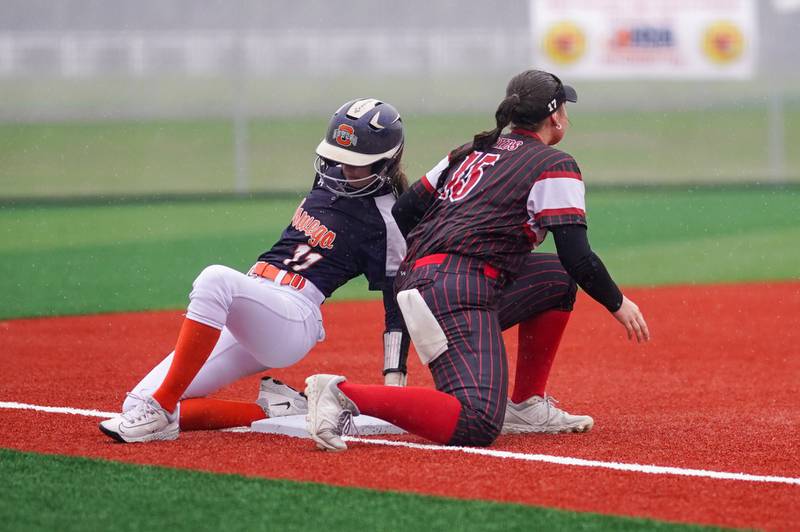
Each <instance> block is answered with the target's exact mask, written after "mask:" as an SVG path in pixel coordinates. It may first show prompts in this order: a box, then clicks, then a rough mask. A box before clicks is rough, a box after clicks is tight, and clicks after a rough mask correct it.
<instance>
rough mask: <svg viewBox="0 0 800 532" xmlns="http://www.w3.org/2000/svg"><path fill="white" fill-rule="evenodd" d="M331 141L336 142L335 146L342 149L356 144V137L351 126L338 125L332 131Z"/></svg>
mask: <svg viewBox="0 0 800 532" xmlns="http://www.w3.org/2000/svg"><path fill="white" fill-rule="evenodd" d="M333 140H335V141H336V144H338V145H340V146H344V147H348V146H355V145H356V144H358V136H357V135H356V134H355V130H354V129H353V126H351V125H349V124H340V125H339V127H338V128H336V129H335V130H334V131H333Z"/></svg>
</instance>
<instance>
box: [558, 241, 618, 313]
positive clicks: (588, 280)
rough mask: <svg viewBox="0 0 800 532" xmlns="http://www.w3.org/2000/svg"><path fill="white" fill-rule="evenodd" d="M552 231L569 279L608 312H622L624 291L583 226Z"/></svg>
mask: <svg viewBox="0 0 800 532" xmlns="http://www.w3.org/2000/svg"><path fill="white" fill-rule="evenodd" d="M550 231H551V233H552V234H553V239H554V240H555V243H556V250H557V251H558V258H559V260H560V261H561V264H562V265H563V266H564V269H565V270H567V273H569V275H570V277H572V278H573V279H575V282H576V283H578V286H580V287H581V289H583V291H584V292H586V293H587V294H589V296H590V297H591V298H592V299H594V300H595V301H597V302H598V303H600V304H601V305H603V306H604V307H606V308H607V309H608V310H609V312H616V311H617V310H619V308H620V306H621V305H622V292H621V291H620V289H619V287H618V286H617V284H616V283H615V282H614V280H613V279H612V278H611V274H609V273H608V270H607V269H606V267H605V265H604V264H603V261H602V260H600V257H598V256H597V255H596V254H595V253H594V252H593V251H592V249H591V247H589V240H588V237H587V235H586V228H585V227H584V226H582V225H562V226H556V227H553V228H551V229H550Z"/></svg>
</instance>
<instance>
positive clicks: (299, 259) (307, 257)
mask: <svg viewBox="0 0 800 532" xmlns="http://www.w3.org/2000/svg"><path fill="white" fill-rule="evenodd" d="M321 258H322V255H320V254H319V253H314V252H312V251H311V246H309V245H308V244H298V245H297V247H296V248H295V250H294V257H292V258H291V259H285V260H284V261H283V263H284V264H285V265H286V266H289V267H290V268H291V269H292V270H294V271H296V272H299V271H301V270H305V269H306V268H308V267H309V266H311V265H312V264H314V263H315V262H317V261H318V260H320V259H321Z"/></svg>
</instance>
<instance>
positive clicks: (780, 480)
mask: <svg viewBox="0 0 800 532" xmlns="http://www.w3.org/2000/svg"><path fill="white" fill-rule="evenodd" d="M344 439H345V440H347V441H357V442H359V443H371V444H374V445H387V446H391V447H408V448H410V449H420V450H424V451H450V452H459V453H465V454H477V455H480V456H491V457H493V458H507V459H511V460H524V461H528V462H545V463H549V464H559V465H568V466H576V467H597V468H601V469H613V470H615V471H630V472H634V473H646V474H649V475H679V476H684V477H703V478H714V479H719V480H742V481H745V482H768V483H773V484H794V485H796V486H800V478H793V477H776V476H770V475H751V474H748V473H727V472H724V471H709V470H706V469H684V468H682V467H666V466H657V465H643V464H625V463H622V462H603V461H598V460H585V459H583V458H570V457H568V456H552V455H547V454H525V453H515V452H513V451H497V450H494V449H485V448H480V447H445V446H443V445H426V444H422V443H411V442H405V441H393V440H377V439H367V438H353V437H348V436H345V437H344Z"/></svg>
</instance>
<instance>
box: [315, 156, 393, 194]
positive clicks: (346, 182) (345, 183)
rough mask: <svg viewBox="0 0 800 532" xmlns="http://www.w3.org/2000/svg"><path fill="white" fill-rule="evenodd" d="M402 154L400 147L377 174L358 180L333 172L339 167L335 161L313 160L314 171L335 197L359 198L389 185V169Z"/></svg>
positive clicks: (320, 181) (318, 158)
mask: <svg viewBox="0 0 800 532" xmlns="http://www.w3.org/2000/svg"><path fill="white" fill-rule="evenodd" d="M402 152H403V150H402V147H401V148H400V149H399V150H398V151H397V153H395V155H393V156H392V158H391V159H388V160H386V161H385V162H384V163H383V165H382V166H381V169H380V170H379V171H378V172H373V173H372V174H370V175H368V176H366V177H360V178H358V179H347V178H346V177H344V173H343V170H342V171H338V172H337V171H335V169H336V168H337V167H339V166H340V165H339V164H338V163H337V162H336V161H328V160H327V159H323V158H322V157H320V156H317V158H316V159H314V171H315V172H316V173H317V179H318V180H319V183H320V184H321V185H322V186H323V187H325V188H326V189H328V190H330V191H331V192H333V193H334V194H336V195H337V196H348V197H351V198H360V197H363V196H369V195H371V194H373V193H375V192H377V191H378V190H380V189H382V188H383V187H384V185H386V184H387V183H389V181H390V180H391V177H392V176H391V175H390V173H391V169H392V168H393V167H394V166H396V164H397V163H398V162H399V159H400V156H401V154H402ZM336 174H340V175H341V176H342V177H337V176H336Z"/></svg>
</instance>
